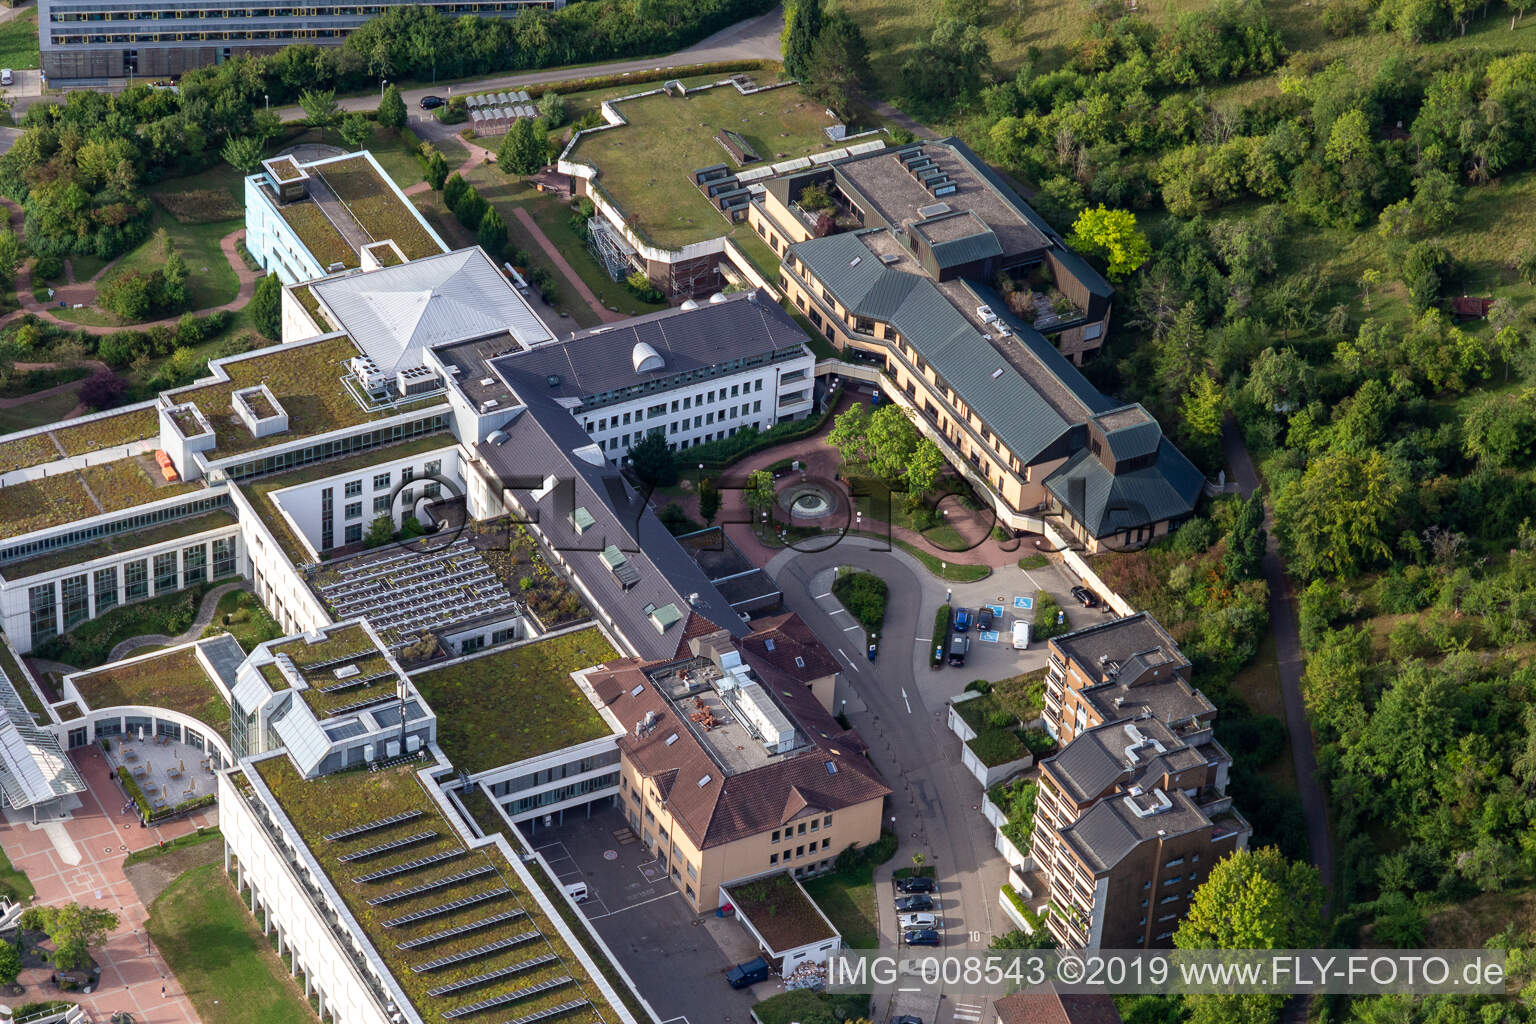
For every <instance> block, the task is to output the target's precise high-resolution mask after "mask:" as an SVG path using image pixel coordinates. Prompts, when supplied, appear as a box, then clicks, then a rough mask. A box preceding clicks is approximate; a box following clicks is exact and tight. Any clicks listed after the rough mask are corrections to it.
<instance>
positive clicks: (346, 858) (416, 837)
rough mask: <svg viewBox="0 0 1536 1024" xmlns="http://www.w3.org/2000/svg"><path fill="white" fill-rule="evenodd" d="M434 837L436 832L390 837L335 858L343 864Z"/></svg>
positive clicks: (413, 844)
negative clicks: (401, 837) (382, 841)
mask: <svg viewBox="0 0 1536 1024" xmlns="http://www.w3.org/2000/svg"><path fill="white" fill-rule="evenodd" d="M436 838H437V833H436V832H416V833H413V834H411V835H408V836H406V837H405V838H403V839H391V840H390V841H389V842H387V843H380V844H379V845H378V846H370V847H367V848H366V849H362V850H353V851H352V852H351V853H346V854H342V855H341V856H340V857H338V858H337V860H339V861H341V862H342V863H343V864H351V863H352V862H353V861H359V860H367V859H368V858H369V857H377V856H379V854H381V853H389V852H391V851H393V850H400V849H404V848H405V847H407V846H415V845H416V844H417V843H424V842H426V841H427V840H428V839H436Z"/></svg>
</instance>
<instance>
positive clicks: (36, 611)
mask: <svg viewBox="0 0 1536 1024" xmlns="http://www.w3.org/2000/svg"><path fill="white" fill-rule="evenodd" d="M55 601H56V596H55V588H54V586H53V584H52V583H45V584H43V585H42V586H40V587H30V588H28V590H27V606H28V610H29V612H30V615H31V621H32V646H33V647H36V646H37V645H38V644H41V643H43V642H44V641H46V640H49V639H51V638H52V637H53V635H54V634H55V633H57V632H58V621H57V614H56V608H55Z"/></svg>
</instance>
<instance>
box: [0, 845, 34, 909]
mask: <svg viewBox="0 0 1536 1024" xmlns="http://www.w3.org/2000/svg"><path fill="white" fill-rule="evenodd" d="M0 889H6V890H9V891H10V892H11V893H12V894H13V895H14V896H15V897H16V898H17V899H18V900H19V901H21V902H22V903H26V902H29V901H30V900H31V899H32V897H33V896H35V895H37V890H36V889H34V888H33V887H32V880H31V879H30V878H28V877H27V876H26V873H25V872H22V871H18V870H16V868H15V867H13V866H12V865H11V861H10V858H8V857H6V855H5V851H4V850H0Z"/></svg>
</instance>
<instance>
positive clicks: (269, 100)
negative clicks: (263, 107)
mask: <svg viewBox="0 0 1536 1024" xmlns="http://www.w3.org/2000/svg"><path fill="white" fill-rule="evenodd" d="M261 98H262V99H263V100H265V101H266V103H267V113H269V114H270V113H271V112H272V97H271V96H269V95H268V94H266V93H262V94H261Z"/></svg>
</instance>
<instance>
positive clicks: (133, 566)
mask: <svg viewBox="0 0 1536 1024" xmlns="http://www.w3.org/2000/svg"><path fill="white" fill-rule="evenodd" d="M148 596H149V562H147V561H146V560H145V559H142V558H140V559H139V560H138V561H135V562H129V563H128V564H127V565H124V566H123V600H124V601H142V600H143V599H144V598H146V597H148Z"/></svg>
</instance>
